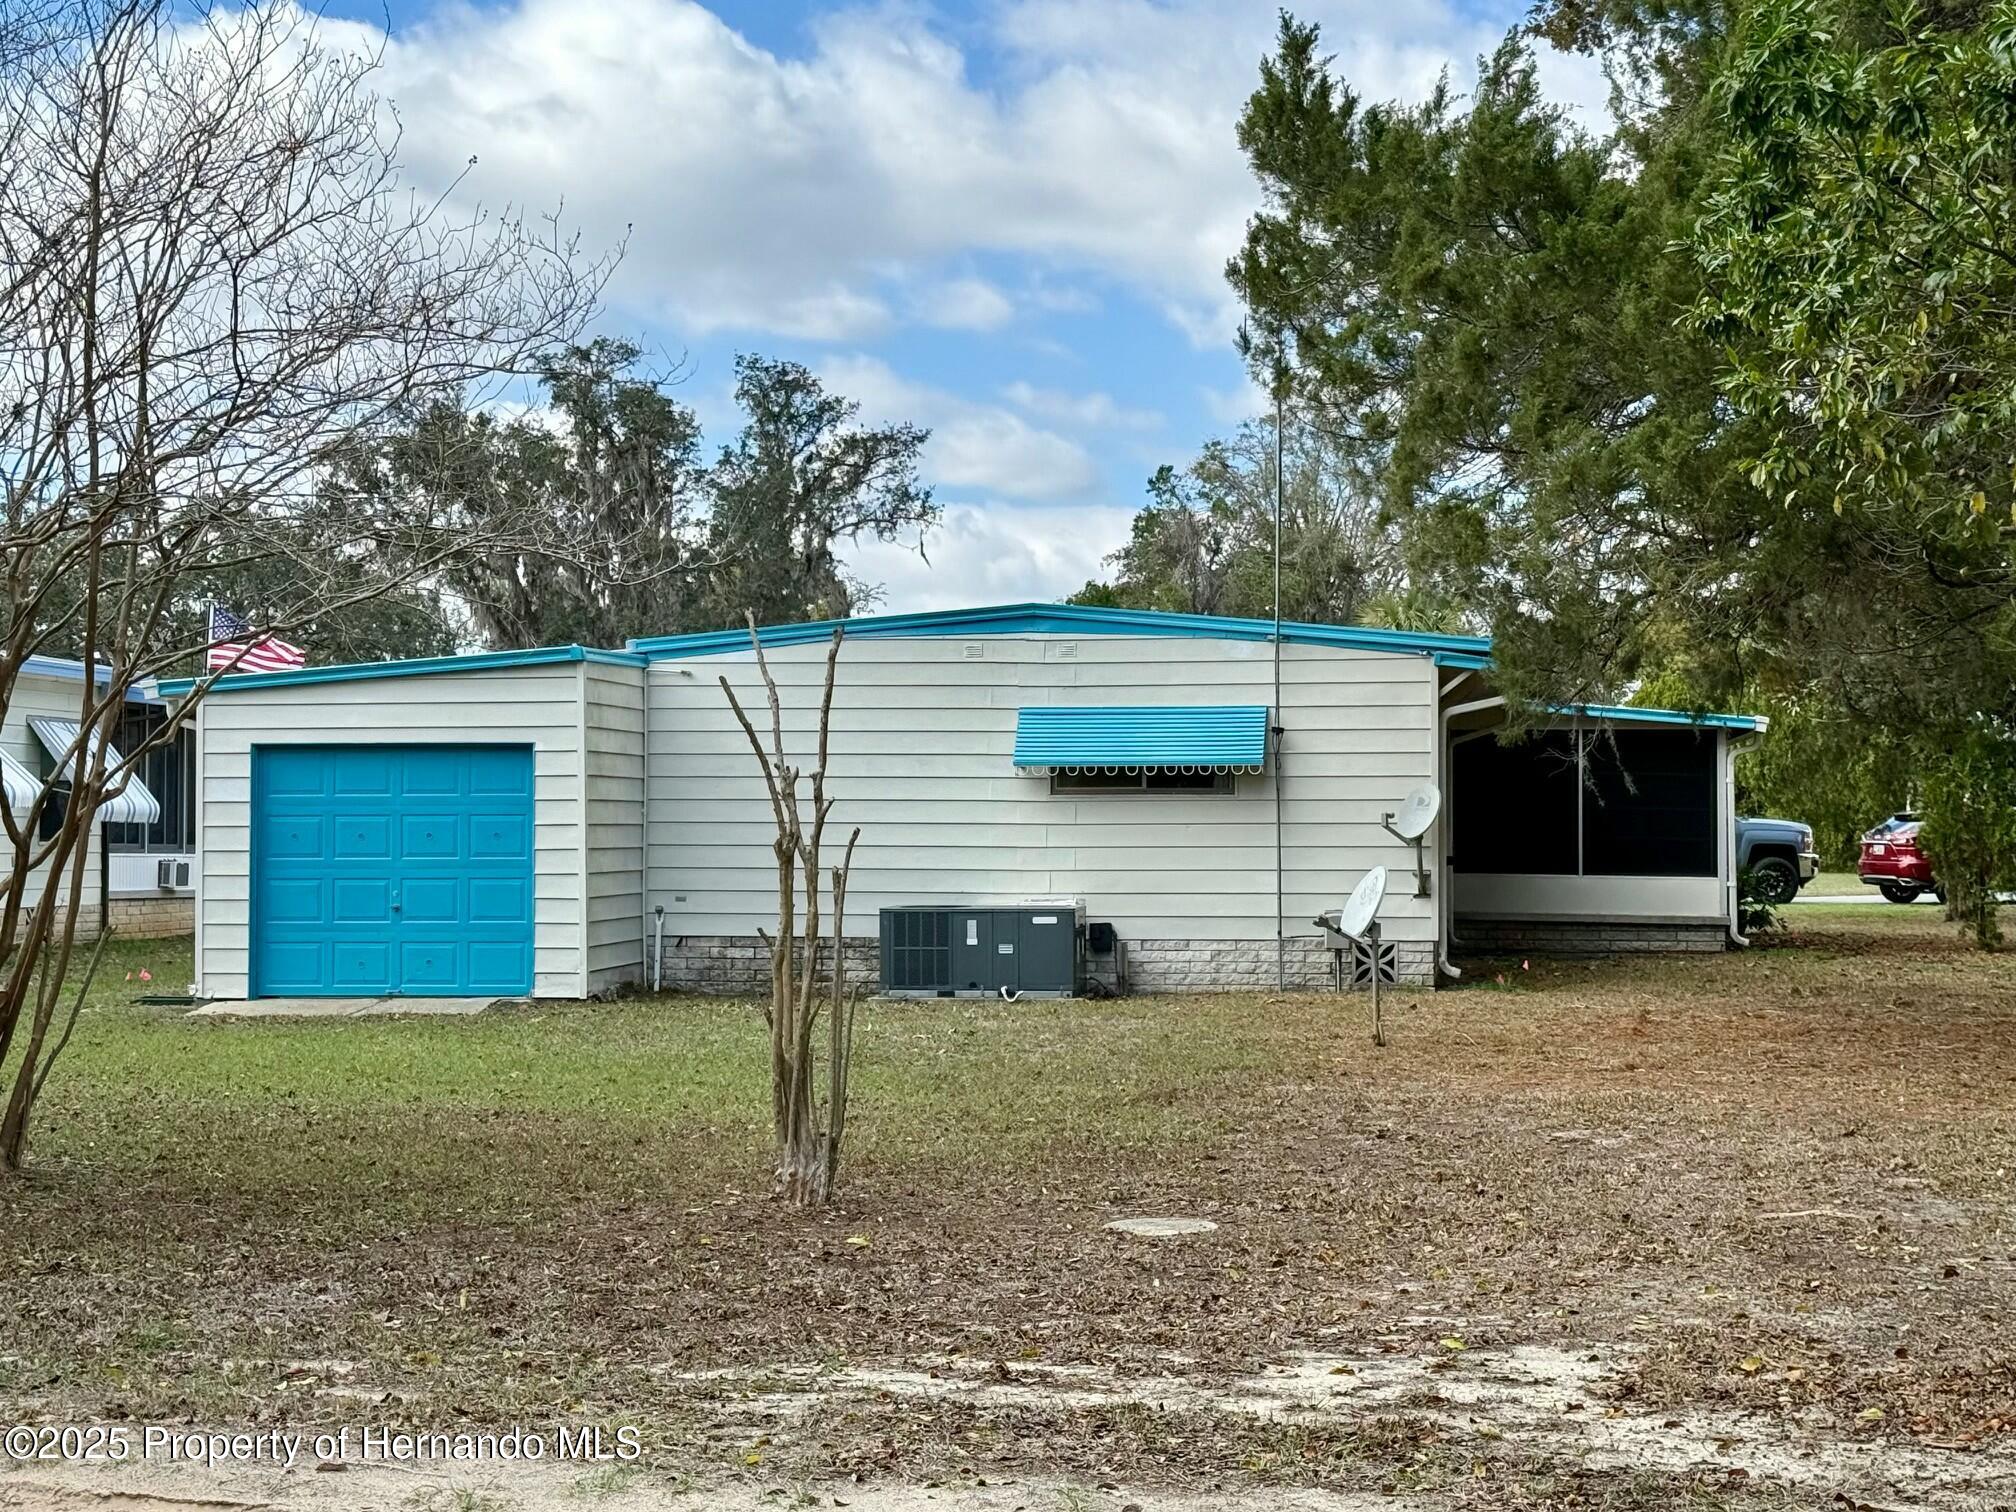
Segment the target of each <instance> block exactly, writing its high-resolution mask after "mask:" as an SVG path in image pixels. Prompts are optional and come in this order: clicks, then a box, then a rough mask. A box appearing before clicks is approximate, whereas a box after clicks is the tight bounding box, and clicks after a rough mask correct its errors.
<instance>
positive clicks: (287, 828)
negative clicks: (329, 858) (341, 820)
mask: <svg viewBox="0 0 2016 1512" xmlns="http://www.w3.org/2000/svg"><path fill="white" fill-rule="evenodd" d="M328 837H329V831H328V828H327V826H325V825H324V824H323V822H322V821H321V820H320V819H319V818H311V817H307V816H300V817H295V818H290V819H287V820H285V821H284V822H282V823H278V824H275V825H274V826H273V827H272V828H271V829H269V830H267V832H266V834H265V840H266V847H267V848H266V854H267V855H269V856H271V857H272V858H273V859H274V860H276V861H320V860H322V859H323V857H324V855H325V854H326V847H327V845H328Z"/></svg>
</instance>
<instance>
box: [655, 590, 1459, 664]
mask: <svg viewBox="0 0 2016 1512" xmlns="http://www.w3.org/2000/svg"><path fill="white" fill-rule="evenodd" d="M835 629H843V630H845V632H846V634H847V636H848V637H849V638H850V639H856V640H874V639H908V638H930V637H936V636H958V635H1045V634H1048V635H1150V636H1175V637H1187V638H1192V639H1202V640H1251V641H1270V640H1272V639H1273V638H1274V622H1273V621H1272V620H1261V619H1234V618H1228V617H1223V616H1218V615H1204V614H1170V613H1163V612H1161V611H1157V610H1147V609H1101V608H1094V607H1092V606H1090V605H1084V604H1004V605H1001V606H999V607H997V608H988V609H950V610H935V611H932V612H930V613H924V614H884V615H864V616H861V617H860V618H857V619H847V620H815V621H812V622H810V623H806V624H797V625H765V626H761V627H759V628H758V630H757V635H758V636H759V638H760V639H761V641H762V644H763V645H764V646H765V647H766V648H768V647H772V646H795V645H804V644H807V643H809V642H813V641H825V640H830V639H831V638H832V635H833V632H834V630H835ZM1281 639H1282V640H1283V641H1286V642H1291V643H1294V644H1298V645H1328V646H1340V647H1345V648H1348V649H1356V650H1367V651H1388V652H1394V653H1399V654H1403V655H1434V654H1436V653H1438V652H1440V653H1450V654H1457V655H1463V654H1469V655H1483V654H1486V653H1488V652H1489V650H1490V645H1491V643H1490V642H1489V641H1488V640H1486V639H1484V638H1482V637H1479V636H1470V635H1428V634H1423V633H1420V632H1417V631H1409V630H1376V629H1370V628H1367V627H1365V626H1362V625H1310V624H1303V623H1299V622H1295V621H1287V622H1284V623H1283V624H1282V626H1281ZM748 645H749V632H748V631H747V630H709V631H703V632H701V633H699V634H696V635H665V636H648V637H643V638H639V639H636V640H632V641H631V642H630V649H631V650H632V651H635V652H640V653H642V654H643V655H645V656H647V657H649V658H651V659H652V660H653V661H660V660H667V659H671V658H675V657H687V656H715V655H721V654H723V653H728V652H734V651H741V650H744V649H746V648H747V647H748Z"/></svg>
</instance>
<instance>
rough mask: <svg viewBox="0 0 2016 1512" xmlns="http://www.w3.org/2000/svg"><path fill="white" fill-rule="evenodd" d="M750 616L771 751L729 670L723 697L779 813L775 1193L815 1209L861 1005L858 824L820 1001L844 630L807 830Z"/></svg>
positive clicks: (834, 1156)
mask: <svg viewBox="0 0 2016 1512" xmlns="http://www.w3.org/2000/svg"><path fill="white" fill-rule="evenodd" d="M748 622H749V639H750V641H751V643H752V644H753V645H754V646H755V647H756V670H757V672H758V673H759V674H761V676H762V678H763V691H764V692H765V694H767V695H768V697H769V701H770V746H769V749H768V750H765V749H764V746H763V741H762V738H761V737H760V736H758V735H757V733H756V727H755V725H753V724H752V723H750V720H749V716H748V714H747V713H746V712H744V710H743V708H742V701H741V700H740V699H738V698H737V697H736V696H735V689H734V688H733V687H731V686H730V685H729V682H728V679H727V678H726V677H723V678H722V679H721V691H722V692H723V693H725V694H727V695H728V706H729V708H731V709H733V710H734V711H735V718H736V721H737V722H738V723H739V724H740V725H741V726H742V733H743V734H744V735H746V736H748V737H749V749H750V750H751V751H753V752H755V753H756V762H757V764H758V765H759V766H760V767H761V768H762V769H763V786H764V790H765V791H766V792H767V793H768V794H769V796H770V813H771V817H773V818H774V819H775V820H776V821H777V838H776V840H775V841H774V842H773V844H772V849H773V850H774V851H775V852H776V856H777V933H776V934H775V935H770V934H767V933H766V934H765V935H764V937H763V939H764V943H765V944H767V945H768V946H769V947H770V1002H769V1005H768V1006H767V1007H765V1008H764V1010H763V1018H764V1022H765V1023H767V1024H768V1025H769V1026H770V1113H771V1118H772V1122H773V1124H774V1127H775V1133H776V1139H777V1189H778V1192H779V1194H780V1195H781V1196H782V1197H783V1198H784V1200H785V1201H786V1202H789V1203H790V1204H792V1205H793V1206H794V1207H812V1206H816V1205H818V1204H820V1203H823V1202H825V1201H826V1200H827V1199H828V1198H830V1197H831V1196H832V1195H833V1182H834V1179H835V1177H836V1176H837V1175H838V1174H839V1171H840V1141H841V1138H842V1136H843V1135H844V1134H845V1133H846V1130H847V1097H848V1091H849V1084H850V1080H851V1075H852V1071H853V1064H854V1015H855V1009H856V1007H857V1005H858V1003H859V995H858V994H854V995H850V994H849V992H848V989H847V946H846V937H845V934H844V925H845V921H846V913H847V874H848V872H849V871H850V870H852V868H853V865H854V844H855V842H856V841H857V840H859V839H860V838H861V831H860V829H859V828H858V827H857V828H855V829H854V830H853V831H852V832H851V833H850V834H849V835H848V836H847V849H846V851H845V853H844V854H843V855H842V856H841V858H840V864H839V865H838V866H836V867H834V868H833V869H832V873H831V878H830V880H831V884H832V889H833V933H832V935H831V936H830V937H829V938H828V939H827V940H826V941H825V942H824V943H825V944H826V946H827V948H826V952H825V954H826V967H827V971H826V980H825V982H824V983H823V986H824V988H825V996H824V998H823V999H822V997H821V995H820V989H821V986H822V983H821V982H820V980H819V957H820V945H821V943H822V941H821V938H820V933H819V881H820V876H819V866H820V862H819V848H820V845H821V843H822V842H823V840H824V839H825V834H826V820H827V817H828V816H829V815H830V814H831V813H832V812H833V800H832V798H830V797H829V796H827V793H826V749H827V731H828V728H829V727H830V725H831V724H832V719H833V678H834V673H835V670H836V669H837V668H838V666H839V662H840V640H841V631H840V629H839V628H838V627H836V628H835V629H834V631H833V643H832V645H831V646H830V647H829V648H828V649H827V652H826V682H825V688H824V691H823V692H822V693H821V695H820V698H819V737H818V738H819V751H818V756H817V758H816V762H815V765H814V766H813V768H812V771H811V778H812V794H811V800H812V801H811V810H812V812H811V821H812V824H811V828H810V829H809V830H808V829H807V828H806V827H805V819H804V815H803V814H802V813H801V812H800V810H799V802H798V779H799V778H800V777H801V776H803V775H805V774H804V773H803V772H802V771H801V770H800V769H799V768H798V767H795V766H793V765H792V764H791V762H790V761H789V760H788V759H787V758H786V756H785V754H784V706H783V703H782V701H781V700H780V699H779V698H778V696H777V681H776V679H775V678H773V677H772V676H771V675H770V663H769V662H768V661H767V660H766V659H765V657H764V655H763V640H762V637H761V636H759V635H758V634H757V633H756V617H755V616H754V615H753V614H752V615H749V616H748ZM801 880H802V882H803V884H804V889H805V919H804V925H803V930H802V933H801V931H800V926H799V922H798V887H799V884H800V881H801ZM822 1009H823V1011H824V1012H825V1015H826V1039H827V1045H826V1096H825V1127H824V1128H823V1129H822V1128H821V1127H820V1097H819V1092H818V1079H817V1060H818V1056H817V1053H816V1049H815V1042H816V1039H817V1030H818V1026H819V1016H820V1013H821V1011H822Z"/></svg>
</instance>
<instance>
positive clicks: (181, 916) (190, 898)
mask: <svg viewBox="0 0 2016 1512" xmlns="http://www.w3.org/2000/svg"><path fill="white" fill-rule="evenodd" d="M106 916H107V917H108V918H109V919H110V920H111V921H112V932H113V933H114V934H118V935H122V936H124V937H125V938H127V939H129V940H158V939H162V938H164V937H166V936H168V935H186V934H194V933H195V932H196V899H195V897H194V895H193V894H190V893H182V894H180V895H177V894H175V893H162V894H161V895H160V896H159V897H132V898H116V897H115V898H112V899H110V900H109V901H108V905H107V912H106Z"/></svg>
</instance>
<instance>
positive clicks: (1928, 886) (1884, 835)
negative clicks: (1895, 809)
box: [1856, 814, 1946, 903]
mask: <svg viewBox="0 0 2016 1512" xmlns="http://www.w3.org/2000/svg"><path fill="white" fill-rule="evenodd" d="M1856 871H1857V873H1858V874H1859V875H1860V876H1861V878H1862V880H1863V881H1864V882H1866V883H1868V884H1869V885H1870V886H1871V887H1876V888H1880V889H1882V892H1883V896H1884V897H1886V898H1888V899H1889V900H1890V901H1891V902H1892V903H1915V902H1917V901H1918V897H1919V895H1920V894H1921V893H1927V892H1929V893H1932V894H1934V895H1936V896H1937V897H1938V899H1939V901H1940V902H1941V903H1944V902H1945V901H1946V889H1945V888H1943V887H1941V886H1940V885H1939V884H1938V883H1937V882H1936V881H1934V880H1933V878H1932V861H1931V858H1930V857H1928V856H1927V855H1926V854H1925V852H1923V851H1922V850H1920V849H1919V848H1918V816H1917V815H1916V814H1892V815H1891V816H1890V817H1889V818H1888V819H1885V820H1884V821H1883V822H1882V823H1881V824H1879V825H1877V826H1876V828H1874V829H1872V830H1871V831H1869V833H1868V834H1866V835H1864V836H1863V837H1862V859H1861V862H1860V863H1859V864H1858V865H1857V867H1856Z"/></svg>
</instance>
